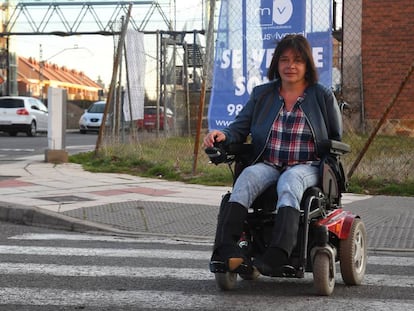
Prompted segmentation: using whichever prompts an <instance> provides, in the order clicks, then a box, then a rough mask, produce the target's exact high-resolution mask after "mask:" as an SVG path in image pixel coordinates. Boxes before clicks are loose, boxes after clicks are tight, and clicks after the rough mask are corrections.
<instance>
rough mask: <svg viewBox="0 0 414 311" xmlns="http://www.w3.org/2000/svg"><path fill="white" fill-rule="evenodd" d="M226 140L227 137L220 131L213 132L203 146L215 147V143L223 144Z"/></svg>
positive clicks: (206, 137) (207, 136) (205, 139)
mask: <svg viewBox="0 0 414 311" xmlns="http://www.w3.org/2000/svg"><path fill="white" fill-rule="evenodd" d="M225 140H226V135H225V134H224V133H223V132H222V131H219V130H212V131H211V132H209V133H208V134H207V135H206V136H205V137H204V142H203V145H204V147H205V148H207V147H213V145H214V143H215V142H218V143H219V142H221V141H225Z"/></svg>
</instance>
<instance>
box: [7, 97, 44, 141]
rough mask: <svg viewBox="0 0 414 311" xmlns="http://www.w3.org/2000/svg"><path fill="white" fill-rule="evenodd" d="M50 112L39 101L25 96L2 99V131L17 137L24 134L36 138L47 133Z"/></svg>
mask: <svg viewBox="0 0 414 311" xmlns="http://www.w3.org/2000/svg"><path fill="white" fill-rule="evenodd" d="M47 127H48V110H47V107H46V106H45V105H44V104H43V103H42V102H41V101H40V100H38V99H36V98H33V97H25V96H2V97H0V131H3V132H7V133H9V135H10V136H16V135H17V133H18V132H24V133H26V135H27V136H36V134H37V132H47Z"/></svg>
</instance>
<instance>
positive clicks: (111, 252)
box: [0, 245, 414, 267]
mask: <svg viewBox="0 0 414 311" xmlns="http://www.w3.org/2000/svg"><path fill="white" fill-rule="evenodd" d="M0 254H15V255H49V256H102V257H122V258H125V257H131V258H135V257H142V258H159V259H166V258H167V259H194V260H208V259H210V256H211V251H194V250H192V251H190V250H180V251H178V252H177V251H171V250H161V249H138V248H134V249H115V248H79V247H77V248H73V247H59V248H56V247H42V246H37V247H35V246H13V245H0ZM368 264H375V265H383V266H387V265H388V266H403V267H414V257H393V256H368Z"/></svg>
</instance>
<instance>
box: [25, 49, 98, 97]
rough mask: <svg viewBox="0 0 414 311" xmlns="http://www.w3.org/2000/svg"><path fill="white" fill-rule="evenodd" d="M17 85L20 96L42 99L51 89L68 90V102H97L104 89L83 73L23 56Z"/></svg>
mask: <svg viewBox="0 0 414 311" xmlns="http://www.w3.org/2000/svg"><path fill="white" fill-rule="evenodd" d="M17 84H18V92H19V95H21V96H33V97H38V98H41V99H44V98H46V97H47V91H48V88H49V87H58V88H63V89H66V90H67V95H68V100H88V101H96V100H99V93H100V92H101V91H102V89H103V86H102V85H100V84H99V83H97V82H95V81H93V80H92V79H90V78H89V77H88V76H86V75H85V74H84V73H83V72H80V71H77V70H75V69H68V68H66V67H64V66H58V65H56V64H52V63H48V62H39V61H37V60H35V59H34V58H31V57H30V58H25V57H21V56H19V57H18V64H17Z"/></svg>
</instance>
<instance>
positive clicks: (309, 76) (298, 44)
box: [267, 34, 318, 85]
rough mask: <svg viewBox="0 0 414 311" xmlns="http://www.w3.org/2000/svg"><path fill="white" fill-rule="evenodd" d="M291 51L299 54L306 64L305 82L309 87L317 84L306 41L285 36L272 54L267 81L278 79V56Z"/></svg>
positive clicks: (301, 37)
mask: <svg viewBox="0 0 414 311" xmlns="http://www.w3.org/2000/svg"><path fill="white" fill-rule="evenodd" d="M287 49H292V50H294V51H295V52H297V53H299V55H300V56H301V57H302V59H303V60H304V61H305V63H306V73H305V80H306V82H308V83H309V85H312V84H315V83H316V82H318V72H317V70H316V67H315V62H314V61H313V56H312V50H311V47H310V44H309V42H308V40H307V39H306V38H305V37H304V36H302V35H296V34H294V35H286V36H285V37H283V39H282V40H280V41H279V42H278V43H277V45H276V48H275V51H274V52H273V57H272V61H271V63H270V67H269V70H268V72H267V77H268V78H269V80H270V81H271V80H274V79H280V74H279V71H278V64H279V59H280V56H281V55H282V54H283V53H284V52H285V51H286V50H287Z"/></svg>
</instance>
